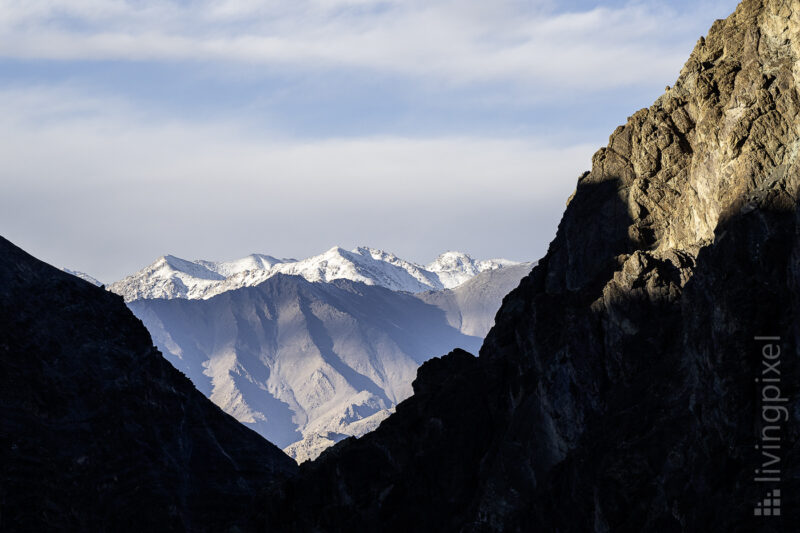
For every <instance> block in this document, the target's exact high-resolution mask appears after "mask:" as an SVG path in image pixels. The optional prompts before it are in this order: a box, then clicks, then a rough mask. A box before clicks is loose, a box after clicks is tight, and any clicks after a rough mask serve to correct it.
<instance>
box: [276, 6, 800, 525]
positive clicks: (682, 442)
mask: <svg viewBox="0 0 800 533" xmlns="http://www.w3.org/2000/svg"><path fill="white" fill-rule="evenodd" d="M798 65H800V5H798V3H797V2H796V1H787V0H763V1H762V0H745V1H744V2H742V3H741V4H740V5H739V7H738V8H737V10H736V12H735V13H733V14H732V15H731V16H730V17H729V18H728V19H727V20H720V21H717V22H716V23H715V24H714V25H713V27H712V28H711V30H710V32H709V34H708V36H707V37H705V38H701V39H700V40H699V42H698V43H697V46H696V48H695V49H694V51H693V52H692V54H691V56H690V58H689V60H688V62H687V63H686V65H685V67H684V68H683V70H682V71H681V73H680V77H679V78H678V80H677V82H676V83H675V85H674V86H673V87H672V88H669V89H668V90H667V91H666V93H665V94H664V95H663V96H661V97H660V98H659V99H658V100H657V101H656V102H655V103H654V104H653V105H652V106H651V107H650V108H648V109H643V110H641V111H638V112H637V113H635V114H634V115H633V116H632V117H630V118H629V119H628V121H627V123H626V124H625V125H624V126H620V127H619V128H618V129H617V130H616V131H615V132H614V133H613V134H612V135H611V137H610V140H609V144H608V146H607V147H606V148H603V149H601V150H600V151H598V152H597V153H596V154H595V156H594V158H593V162H592V169H591V171H590V172H587V173H586V174H584V175H583V176H582V177H581V178H580V179H579V181H578V184H577V189H576V191H575V194H574V195H573V196H572V198H571V199H570V201H569V202H568V207H567V210H566V212H565V214H564V216H563V219H562V221H561V223H560V225H559V229H558V233H557V235H556V238H555V239H554V241H553V242H552V243H551V245H550V248H549V250H548V253H547V255H546V256H545V257H544V258H543V259H542V260H541V261H540V262H539V264H538V266H537V267H536V268H535V269H534V270H533V272H532V274H531V275H530V276H528V277H527V278H525V279H524V280H523V282H522V283H521V285H520V287H519V288H518V289H516V290H515V291H513V292H512V293H511V294H510V295H508V296H507V297H506V298H505V300H504V303H503V306H502V308H501V310H500V312H499V313H498V315H497V318H496V326H495V328H494V329H493V330H492V332H491V333H490V335H489V337H488V338H487V340H486V342H485V344H484V345H483V347H482V349H481V351H480V357H479V358H474V357H472V356H471V355H469V354H467V353H466V352H462V351H456V352H453V353H451V354H449V355H447V356H445V357H442V358H441V359H434V360H431V361H430V362H428V363H426V364H425V365H423V366H422V367H421V369H420V371H419V373H418V377H417V380H416V381H415V382H414V391H415V394H414V396H413V397H412V398H410V399H409V400H407V401H405V402H403V403H401V404H400V405H398V407H397V412H396V414H395V415H393V416H391V417H390V418H389V419H387V420H386V421H385V422H384V423H383V424H382V425H381V427H380V428H379V429H378V430H377V431H375V432H374V433H372V434H369V435H367V436H365V437H363V438H361V439H358V440H355V439H348V440H346V441H343V442H341V443H339V444H338V445H337V446H335V447H333V448H332V449H330V450H328V451H327V452H325V453H324V454H323V455H322V456H321V458H320V459H319V460H317V461H315V462H313V463H310V464H307V465H303V466H302V467H301V469H300V474H299V475H298V476H297V477H296V478H294V479H293V480H292V481H291V482H289V483H287V484H285V485H284V486H283V487H282V488H281V489H280V490H279V491H278V492H276V493H274V494H273V495H272V496H271V498H270V499H268V500H265V502H264V515H263V516H262V517H261V520H262V524H263V525H265V526H268V527H271V528H276V529H279V530H286V531H310V530H314V531H379V530H380V531H581V532H583V531H596V532H603V531H682V530H683V531H742V532H745V531H780V530H792V528H793V527H796V525H797V524H798V523H800V497H798V494H800V464H798V460H799V459H800V447H798V428H799V427H800V425H798V422H800V403H798V383H800V381H798V378H800V375H799V374H798V367H797V358H798V355H800V351H799V350H798V333H799V332H798V326H800V314H799V313H798V311H799V310H798V304H800V301H798V296H799V295H800V292H798V291H799V290H800V286H799V284H800V266H798V265H800V242H799V241H798V229H799V227H798V222H799V221H800V212H799V211H798V207H797V192H798V185H799V184H800V166H799V163H798V149H799V148H800V116H798V112H800V96H799V95H798V87H800V66H798ZM768 354H769V355H768ZM776 354H777V355H776ZM776 359H777V360H778V361H779V364H777V365H776V363H775V361H776ZM768 378H770V379H777V380H778V381H776V382H770V383H769V384H770V385H774V387H775V388H769V387H768V386H767V382H766V381H757V380H766V379H768ZM774 395H777V396H776V399H774V400H773V399H771V398H772V397H773V396H774ZM770 402H772V403H770ZM759 446H760V448H759ZM766 446H777V448H770V452H769V454H766V453H765V447H766ZM773 452H774V453H773ZM775 470H777V471H778V473H774V472H773V471H775ZM775 490H778V491H780V494H782V499H781V502H779V503H778V504H777V505H778V506H779V507H780V515H779V516H776V514H777V513H775V512H773V511H774V507H775V504H776V502H775V501H773V500H772V499H770V498H767V502H764V500H765V497H767V496H769V495H770V494H775V493H774V492H773V491H775ZM764 505H766V506H767V507H769V506H770V505H772V507H773V508H771V509H770V512H769V513H768V514H770V515H771V516H764V515H765V514H767V513H765V512H763V506H764ZM759 513H760V514H761V516H759Z"/></svg>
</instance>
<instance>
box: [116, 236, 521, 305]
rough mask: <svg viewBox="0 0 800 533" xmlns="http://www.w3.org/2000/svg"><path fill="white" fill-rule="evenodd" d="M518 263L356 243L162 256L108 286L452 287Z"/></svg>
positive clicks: (176, 294)
mask: <svg viewBox="0 0 800 533" xmlns="http://www.w3.org/2000/svg"><path fill="white" fill-rule="evenodd" d="M516 264H519V263H515V262H513V261H508V260H505V259H489V260H485V261H476V260H474V259H472V258H471V257H470V256H468V255H467V254H463V253H460V252H446V253H443V254H441V255H440V256H439V257H437V258H436V259H435V260H434V261H433V262H432V263H430V264H428V265H426V266H422V265H418V264H416V263H413V262H410V261H405V260H403V259H400V258H398V257H397V256H395V255H393V254H391V253H387V252H384V251H382V250H376V249H373V248H367V247H359V248H356V249H354V250H350V251H348V250H344V249H343V248H340V247H338V246H336V247H334V248H331V249H330V250H328V251H327V252H325V253H323V254H320V255H315V256H313V257H309V258H307V259H303V260H300V261H298V260H297V259H276V258H275V257H272V256H270V255H264V254H252V255H249V256H247V257H245V258H242V259H238V260H235V261H223V262H214V261H206V260H195V261H187V260H185V259H181V258H179V257H175V256H172V255H165V256H163V257H160V258H159V259H157V260H156V261H155V262H154V263H153V264H151V265H149V266H147V267H145V268H144V269H142V270H140V271H139V272H136V273H135V274H132V275H130V276H128V277H126V278H125V279H122V280H120V281H118V282H116V283H114V284H112V285H111V286H110V287H109V289H110V290H111V291H113V292H116V293H117V294H120V295H122V296H123V297H124V298H125V301H128V302H130V301H133V300H141V299H144V298H187V299H191V300H194V299H206V298H211V297H212V296H215V295H217V294H221V293H223V292H227V291H230V290H234V289H238V288H241V287H252V286H254V285H258V284H259V283H262V282H263V281H265V280H267V279H269V278H270V277H272V276H275V275H276V274H287V275H292V276H301V277H303V278H305V279H307V280H308V281H324V282H328V281H333V280H337V279H348V280H350V281H359V282H362V283H366V284H367V285H378V286H381V287H385V288H387V289H391V290H393V291H405V292H414V293H416V292H425V291H431V290H441V289H452V288H454V287H457V286H459V285H461V284H462V283H464V282H465V281H467V280H469V279H470V278H472V277H473V276H475V275H477V274H479V273H481V272H485V271H487V270H496V269H499V268H503V267H506V266H513V265H516Z"/></svg>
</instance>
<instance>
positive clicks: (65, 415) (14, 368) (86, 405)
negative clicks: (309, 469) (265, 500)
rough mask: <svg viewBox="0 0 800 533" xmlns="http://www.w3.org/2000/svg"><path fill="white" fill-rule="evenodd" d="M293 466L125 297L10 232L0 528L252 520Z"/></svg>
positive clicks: (4, 293)
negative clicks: (260, 498) (204, 387)
mask: <svg viewBox="0 0 800 533" xmlns="http://www.w3.org/2000/svg"><path fill="white" fill-rule="evenodd" d="M295 468H296V467H295V465H294V462H293V461H292V460H291V459H290V458H289V457H287V456H286V455H285V454H284V453H283V452H281V451H280V450H279V449H278V448H276V447H275V446H273V445H271V444H270V443H268V442H267V441H265V440H264V439H262V438H261V437H260V436H258V435H257V434H256V433H254V432H253V431H251V430H249V429H247V428H245V427H244V426H242V425H240V424H239V423H238V422H236V421H235V420H234V419H233V418H231V417H230V416H228V415H227V414H225V413H223V412H222V411H221V410H220V409H219V408H218V407H216V406H215V405H214V404H212V403H211V402H210V401H209V400H207V399H206V398H205V397H203V395H202V394H201V393H200V392H198V391H197V390H196V389H195V388H194V387H193V386H192V384H191V383H190V381H189V380H188V379H187V378H186V377H185V376H183V375H182V374H181V373H180V372H178V371H177V370H175V369H174V368H173V367H172V365H170V364H169V363H168V362H167V361H166V360H164V358H163V357H162V356H161V354H160V353H159V352H158V351H157V350H156V349H155V348H153V346H152V342H151V340H150V336H149V335H148V333H147V331H146V330H145V328H144V326H143V325H142V324H141V322H140V321H139V320H137V319H136V318H135V317H134V316H133V315H132V314H131V313H130V311H129V310H128V309H127V308H126V306H125V304H124V302H123V301H122V298H121V297H119V296H117V295H115V294H112V293H110V292H106V291H105V290H103V289H101V288H99V287H96V286H94V285H92V284H90V283H88V282H85V281H82V280H80V279H78V278H77V277H75V276H72V275H70V274H67V273H64V272H62V271H60V270H58V269H56V268H53V267H51V266H49V265H46V264H45V263H42V262H41V261H38V260H37V259H35V258H33V257H31V256H30V255H28V254H26V253H25V252H23V251H22V250H20V249H19V248H17V247H16V246H14V245H13V244H11V243H10V242H8V241H7V240H5V239H3V238H0V530H2V531H226V530H228V529H229V528H230V527H234V526H236V527H240V528H241V527H244V528H246V529H249V528H251V527H252V523H249V522H248V519H247V514H248V510H251V509H252V506H253V505H254V502H253V500H254V496H255V494H256V493H257V492H258V491H261V490H263V489H264V488H265V487H266V486H267V485H268V484H269V483H271V482H272V481H274V480H275V479H277V478H278V477H279V476H285V475H288V474H290V473H291V472H293V471H294V469H295Z"/></svg>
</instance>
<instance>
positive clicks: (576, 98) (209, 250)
mask: <svg viewBox="0 0 800 533" xmlns="http://www.w3.org/2000/svg"><path fill="white" fill-rule="evenodd" d="M736 4H737V2H735V1H733V0H694V1H690V0H674V1H670V2H663V1H647V0H641V1H627V2H626V1H599V0H598V1H589V0H580V1H577V0H576V1H551V0H524V1H523V0H493V1H491V2H487V1H485V0H458V1H455V0H419V1H418V0H405V1H393V0H387V1H381V0H379V1H371V0H269V1H255V0H202V1H189V0H177V1H165V0H158V1H155V0H71V1H53V0H0V192H2V194H1V195H0V234H1V235H3V236H4V237H6V238H7V239H9V240H11V241H12V242H14V243H15V244H17V245H18V246H20V247H22V248H23V249H25V250H26V251H28V252H29V253H31V254H33V255H35V256H37V257H39V258H40V259H42V260H44V261H47V262H48V263H51V264H53V265H55V266H58V267H67V268H70V269H73V270H80V271H84V272H87V273H89V274H91V275H93V276H95V277H97V278H98V279H100V280H101V281H104V282H111V281H114V280H117V279H120V278H122V277H123V276H125V275H127V274H130V273H132V272H134V271H136V270H138V269H140V268H142V267H144V266H145V265H147V264H149V263H151V262H152V261H153V260H155V259H156V258H157V257H159V256H161V255H164V254H173V255H177V256H179V257H184V258H187V259H198V258H203V259H211V260H226V259H234V258H238V257H242V256H245V255H247V254H249V253H253V252H258V253H267V254H270V255H274V256H278V257H307V256H310V255H315V254H317V253H321V252H323V251H324V250H327V249H329V248H331V247H332V246H334V245H340V246H343V247H347V248H352V247H355V246H359V245H366V246H371V247H375V248H381V249H384V250H387V251H391V252H394V253H395V254H397V255H399V256H400V257H403V258H405V259H409V260H412V261H417V262H419V263H423V264H424V263H427V262H429V261H431V260H433V259H434V257H436V255H438V254H439V253H441V252H443V251H446V250H460V251H464V252H467V253H469V254H471V255H472V256H473V257H476V258H489V257H505V258H508V259H514V260H536V259H538V258H540V257H541V256H542V255H544V253H545V252H546V250H547V245H548V243H549V242H550V240H552V238H553V237H554V235H555V230H556V227H557V224H558V221H559V219H560V216H561V214H562V212H563V210H564V206H565V202H566V199H567V198H568V197H569V195H570V194H571V193H572V191H573V190H574V188H575V184H576V181H577V178H578V176H579V175H580V174H581V173H582V172H583V171H585V170H588V169H589V168H590V166H591V156H592V154H593V153H594V152H595V151H596V150H597V149H598V148H600V147H601V146H604V145H605V144H606V143H607V142H608V136H609V135H610V134H611V132H612V131H613V130H614V128H615V127H616V126H617V125H619V124H622V123H624V122H625V120H626V118H627V117H628V116H630V115H631V114H633V113H634V112H635V111H636V110H637V109H640V108H642V107H647V106H649V105H650V104H651V103H652V102H653V101H654V100H655V99H656V98H657V97H658V96H659V95H660V94H661V93H662V92H663V90H664V87H665V86H667V85H672V84H673V83H674V81H675V79H676V78H677V76H678V73H679V72H680V68H681V66H682V65H683V63H684V62H685V60H686V59H687V58H688V56H689V53H690V52H691V50H692V48H693V47H694V45H695V43H696V42H697V39H698V38H699V37H700V36H701V35H704V34H705V33H706V32H707V30H708V28H709V27H710V25H711V23H712V22H713V21H714V20H715V19H718V18H724V17H726V16H728V15H729V14H730V13H731V12H732V11H733V10H734V9H735V7H736Z"/></svg>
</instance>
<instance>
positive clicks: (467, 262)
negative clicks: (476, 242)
mask: <svg viewBox="0 0 800 533" xmlns="http://www.w3.org/2000/svg"><path fill="white" fill-rule="evenodd" d="M426 268H427V269H428V270H430V271H431V272H449V271H453V270H470V269H474V268H475V260H474V259H472V258H471V257H470V256H469V255H467V254H465V253H462V252H445V253H443V254H440V255H439V257H437V258H436V259H434V260H433V262H432V263H430V264H429V265H428V266H427V267H426Z"/></svg>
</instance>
